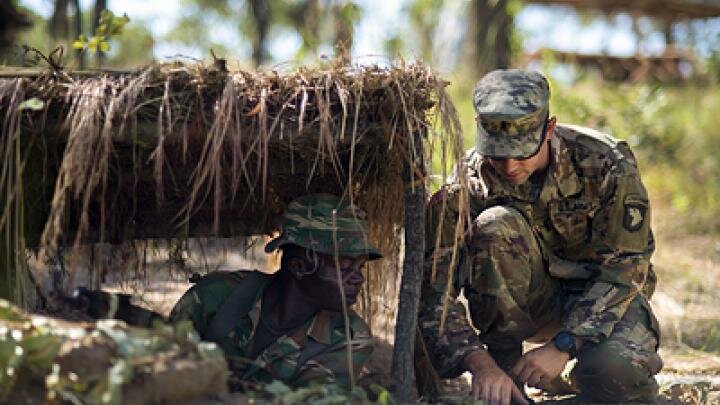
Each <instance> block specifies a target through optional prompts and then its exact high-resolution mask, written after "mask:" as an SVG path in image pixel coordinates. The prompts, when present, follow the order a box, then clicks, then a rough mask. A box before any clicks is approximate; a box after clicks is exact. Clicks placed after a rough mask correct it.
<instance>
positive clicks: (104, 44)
mask: <svg viewBox="0 0 720 405" xmlns="http://www.w3.org/2000/svg"><path fill="white" fill-rule="evenodd" d="M100 52H102V53H108V52H110V42H108V41H100Z"/></svg>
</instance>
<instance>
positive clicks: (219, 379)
mask: <svg viewBox="0 0 720 405" xmlns="http://www.w3.org/2000/svg"><path fill="white" fill-rule="evenodd" d="M227 375H228V369H227V364H226V362H225V359H224V357H223V355H222V352H221V351H220V349H219V348H218V347H217V346H216V345H214V344H213V343H206V342H198V338H197V334H195V332H194V331H193V330H192V325H191V324H189V323H185V324H178V325H176V326H175V327H171V326H167V325H162V326H160V325H158V326H157V327H156V328H155V329H142V328H131V327H128V326H126V325H125V324H124V323H123V322H120V321H114V320H103V321H98V322H97V323H80V322H68V321H61V320H57V319H53V318H47V317H43V316H39V315H29V314H27V313H24V312H23V311H22V310H20V309H19V308H17V307H15V306H13V305H12V304H9V303H8V302H7V301H5V300H0V402H2V403H13V404H23V403H90V404H99V403H107V404H120V403H132V404H145V403H160V402H168V401H179V400H183V401H186V400H190V399H192V398H199V397H204V396H209V395H217V394H221V393H224V392H226V391H227V387H226V384H225V381H226V378H227Z"/></svg>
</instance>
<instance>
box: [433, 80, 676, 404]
mask: <svg viewBox="0 0 720 405" xmlns="http://www.w3.org/2000/svg"><path fill="white" fill-rule="evenodd" d="M549 95H550V91H549V86H548V82H547V80H546V79H545V77H543V76H542V75H541V74H539V73H536V72H531V71H523V70H498V71H494V72H491V73H489V74H488V75H486V76H485V77H483V79H482V80H480V82H478V84H477V87H476V89H475V92H474V100H473V101H474V107H475V111H476V113H477V130H478V135H477V146H476V148H475V150H473V151H472V152H470V153H469V154H468V155H467V156H466V158H465V161H464V163H465V166H464V167H465V169H464V170H466V172H465V173H457V172H456V174H455V176H457V175H467V176H468V177H467V178H468V182H469V185H470V190H469V195H468V198H463V197H461V194H463V193H461V192H460V189H459V187H458V185H457V184H449V185H447V186H446V187H444V188H443V189H441V190H440V191H439V192H438V193H437V194H436V195H434V196H433V197H432V199H431V201H430V204H429V210H428V218H429V223H428V226H427V230H428V233H429V236H428V240H427V246H428V247H429V248H430V251H429V252H428V255H427V258H426V262H428V264H427V266H426V270H425V279H424V283H423V298H422V307H421V310H420V320H419V325H420V327H421V329H422V332H423V335H424V340H425V343H426V344H427V346H428V349H429V351H430V353H431V358H432V360H433V363H434V365H435V367H436V368H437V370H438V372H439V373H440V375H441V376H444V377H452V376H456V375H458V374H460V373H461V372H463V371H470V372H471V373H472V374H473V394H474V396H475V397H476V398H479V399H482V400H484V401H489V403H502V404H507V403H509V402H510V401H511V400H512V401H514V402H516V403H526V398H524V392H522V387H523V384H527V385H529V386H533V387H538V388H541V389H547V390H551V389H552V388H553V387H557V386H558V381H559V380H558V377H559V376H560V374H561V372H562V371H563V369H564V368H565V366H566V364H567V363H568V362H569V361H570V360H571V359H574V358H577V363H576V365H575V367H574V369H573V370H572V373H571V381H572V383H573V385H574V387H575V388H576V392H578V391H579V393H580V395H581V396H582V397H585V398H586V399H587V400H589V401H591V402H626V401H651V400H652V399H653V398H654V397H655V395H656V393H657V390H658V385H657V383H656V381H655V378H654V375H655V374H656V373H658V372H659V370H660V368H661V367H662V361H661V360H660V357H659V356H658V354H657V349H658V340H659V336H658V325H657V321H656V318H655V316H654V315H653V313H652V311H651V309H650V306H649V304H648V300H649V299H650V296H651V295H652V293H653V290H654V288H655V282H656V277H655V273H654V271H653V269H652V266H651V264H650V256H651V255H652V253H653V250H654V248H655V246H654V241H653V236H652V232H651V230H650V208H649V206H648V197H647V193H646V190H645V187H644V186H643V184H642V182H641V180H640V173H639V172H638V168H637V164H636V162H635V158H634V156H633V154H632V152H631V151H630V149H629V148H628V146H627V144H626V143H625V142H622V141H619V140H617V139H614V138H612V137H610V136H608V135H606V134H603V133H600V132H597V131H594V130H591V129H588V128H582V127H577V126H570V125H559V124H556V119H555V117H554V116H550V115H549V109H548V99H549ZM456 181H457V180H453V182H456ZM451 183H452V182H451ZM466 210H467V211H466ZM468 211H469V213H470V215H469V218H470V219H471V221H469V222H470V223H469V224H468V225H467V227H466V228H467V229H464V230H460V231H458V232H456V229H455V226H456V223H457V221H458V213H459V212H468ZM456 234H457V235H463V234H464V235H465V237H464V238H463V240H464V242H463V243H462V244H461V245H460V246H458V247H457V250H456V251H455V252H453V249H454V247H453V246H455V242H456V240H457V239H461V238H456ZM453 257H454V258H456V259H455V264H453V263H451V261H452V258H453ZM433 263H434V266H433ZM450 270H454V271H450ZM450 275H452V278H451V279H452V282H451V284H450V285H449V289H448V290H447V292H446V285H447V280H448V277H449V276H450ZM461 290H462V291H463V293H464V296H465V298H466V299H467V304H468V309H469V312H470V319H471V323H472V327H471V325H470V322H468V318H467V316H466V311H465V307H464V306H463V305H462V304H460V303H459V302H457V301H456V300H455V298H456V297H457V296H458V294H459V293H460V291H461ZM447 293H449V295H448V296H447V297H448V298H449V300H448V302H449V303H450V305H449V307H446V312H445V313H444V314H443V302H444V298H443V297H444V296H445V294H447ZM441 318H442V319H443V320H444V324H443V325H444V327H443V329H442V330H441V326H440V325H441ZM473 327H474V328H473ZM528 340H536V341H539V342H541V343H542V345H541V346H539V347H536V348H534V349H532V350H530V351H528V352H527V353H525V354H523V352H522V344H523V342H524V341H528Z"/></svg>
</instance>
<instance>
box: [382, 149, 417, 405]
mask: <svg viewBox="0 0 720 405" xmlns="http://www.w3.org/2000/svg"><path fill="white" fill-rule="evenodd" d="M421 140H422V137H420V136H417V137H415V142H416V144H415V148H414V149H415V151H414V152H415V153H414V155H415V156H416V160H415V162H413V164H414V166H415V167H418V168H422V167H424V166H423V164H424V163H423V162H424V160H423V157H422V143H421ZM421 170H422V169H421ZM412 173H414V170H412V168H411V167H406V168H405V174H406V180H407V183H406V184H407V186H406V187H407V188H406V190H405V258H404V260H403V273H402V280H401V281H400V294H399V303H398V312H397V323H396V325H395V346H394V348H393V361H392V370H391V372H390V375H391V381H390V389H391V391H392V393H393V395H394V396H395V399H397V400H398V402H399V403H401V404H404V403H409V402H412V401H413V398H412V387H413V383H414V380H415V378H414V372H413V371H414V370H413V369H414V355H415V333H416V329H417V313H418V306H419V303H420V286H421V283H422V271H423V258H424V253H425V186H424V184H422V182H419V183H418V184H415V186H414V187H411V186H410V184H412V183H413V182H414V180H415V179H414V176H413V175H412Z"/></svg>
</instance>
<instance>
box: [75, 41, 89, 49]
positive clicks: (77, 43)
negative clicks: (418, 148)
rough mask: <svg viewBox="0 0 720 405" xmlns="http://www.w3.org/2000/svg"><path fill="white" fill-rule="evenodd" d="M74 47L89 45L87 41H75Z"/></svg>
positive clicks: (81, 47) (79, 47)
mask: <svg viewBox="0 0 720 405" xmlns="http://www.w3.org/2000/svg"><path fill="white" fill-rule="evenodd" d="M72 47H73V49H85V47H87V42H82V41H73V43H72Z"/></svg>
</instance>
